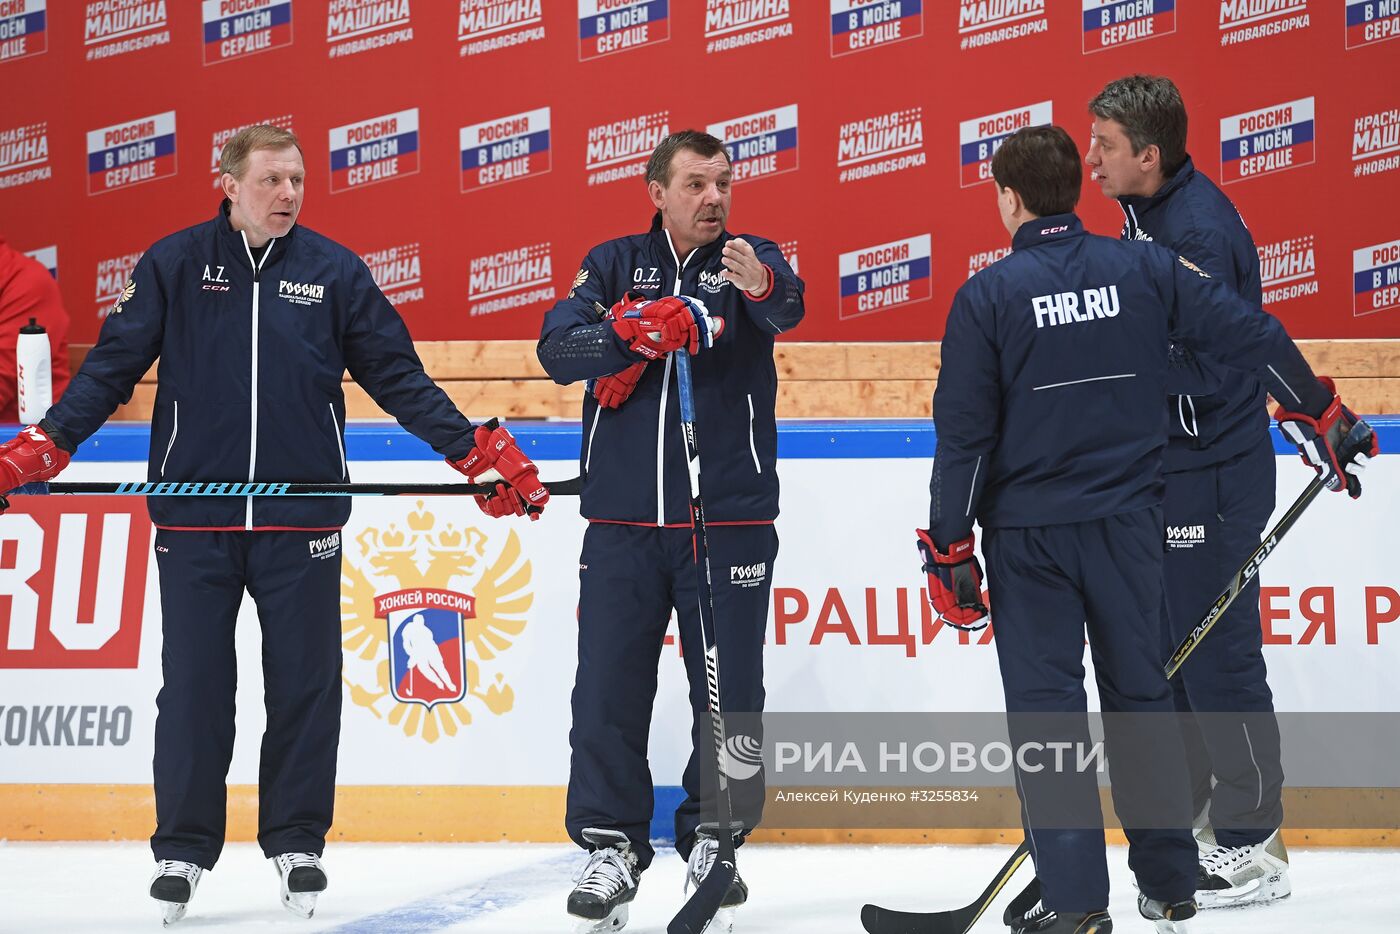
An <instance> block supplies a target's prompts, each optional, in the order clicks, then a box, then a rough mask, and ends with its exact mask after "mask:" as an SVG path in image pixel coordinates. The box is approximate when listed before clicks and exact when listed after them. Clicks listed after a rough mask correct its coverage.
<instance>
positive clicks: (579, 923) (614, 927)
mask: <svg viewBox="0 0 1400 934" xmlns="http://www.w3.org/2000/svg"><path fill="white" fill-rule="evenodd" d="M629 907H631V906H630V905H629V904H622V905H618V906H617V907H616V908H614V909H613V910H612V914H610V915H608V916H607V917H606V918H599V919H593V918H580V917H579V916H578V915H569V917H570V918H573V919H574V934H603V932H607V931H620V930H622V929H623V928H624V927H626V926H627V914H628V912H627V909H628V908H629Z"/></svg>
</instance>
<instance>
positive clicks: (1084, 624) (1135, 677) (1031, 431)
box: [918, 127, 1360, 934]
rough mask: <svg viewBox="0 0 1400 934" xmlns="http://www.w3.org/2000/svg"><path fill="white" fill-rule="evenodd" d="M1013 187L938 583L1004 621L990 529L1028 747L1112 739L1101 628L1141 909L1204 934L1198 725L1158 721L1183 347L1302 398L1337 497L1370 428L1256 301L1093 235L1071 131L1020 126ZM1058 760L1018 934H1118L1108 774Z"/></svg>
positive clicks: (1040, 806) (971, 291) (1005, 169)
mask: <svg viewBox="0 0 1400 934" xmlns="http://www.w3.org/2000/svg"><path fill="white" fill-rule="evenodd" d="M992 175H993V178H994V179H995V181H996V192H997V206H998V209H999V211H1000V213H1001V218H1002V222H1003V224H1004V225H1005V227H1006V229H1007V231H1008V232H1009V233H1010V234H1011V235H1012V246H1013V250H1014V252H1012V254H1011V255H1010V256H1008V257H1006V258H1005V259H1002V260H1000V261H998V262H996V263H994V264H992V265H991V266H989V267H988V268H987V269H984V270H983V271H982V272H980V273H978V274H977V275H976V276H974V277H973V278H972V279H970V280H968V281H967V282H966V283H964V284H963V286H962V287H961V288H960V289H959V290H958V293H957V296H956V297H955V298H954V300H953V307H952V310H951V311H950V312H949V315H948V324H947V329H946V333H945V336H944V339H943V351H942V360H943V363H942V367H943V368H942V371H941V373H940V374H939V379H938V388H937V390H936V392H935V395H934V413H935V415H934V417H935V421H936V424H937V439H938V440H937V445H938V446H937V450H936V451H935V455H934V464H933V476H932V479H931V482H930V486H929V489H930V514H929V528H928V529H927V530H924V529H920V530H918V545H919V549H920V552H921V554H922V556H923V558H924V570H925V571H926V572H927V573H928V592H929V594H930V597H931V601H932V603H933V605H934V608H935V609H936V610H937V612H938V614H939V616H940V618H942V619H943V620H944V621H945V622H948V623H950V624H953V625H956V626H960V627H964V628H979V627H980V626H981V625H985V623H986V620H985V617H986V615H987V612H988V610H987V605H986V603H985V602H984V600H983V595H982V587H981V584H982V573H981V567H980V565H979V564H978V562H977V559H976V557H975V556H974V548H975V538H974V535H973V523H974V520H975V521H977V522H979V523H980V524H981V525H982V528H983V530H984V534H985V554H986V558H987V567H988V572H989V573H988V579H989V582H990V585H991V603H992V604H993V605H994V606H995V607H996V634H997V638H996V646H997V658H998V661H999V664H1000V667H1001V675H1002V687H1003V690H1004V692H1005V695H1006V709H1007V713H1008V724H1009V727H1010V731H1011V739H1012V741H1013V743H1014V744H1015V745H1016V747H1017V748H1018V750H1025V749H1027V748H1032V747H1030V746H1029V744H1032V743H1041V744H1042V746H1041V747H1040V748H1054V747H1052V746H1050V745H1049V743H1050V742H1055V743H1061V742H1063V743H1068V744H1069V745H1070V747H1075V746H1078V747H1079V748H1081V749H1085V748H1088V747H1089V746H1090V745H1091V744H1090V741H1089V732H1088V726H1087V722H1086V721H1085V716H1084V711H1085V710H1086V706H1087V700H1086V697H1085V692H1084V687H1083V683H1082V682H1083V678H1084V665H1083V655H1084V638H1085V634H1086V629H1087V635H1088V641H1089V651H1090V653H1091V655H1092V657H1093V660H1094V671H1095V675H1096V677H1097V679H1098V688H1099V699H1100V702H1101V705H1102V709H1103V711H1104V713H1105V715H1106V716H1105V722H1104V734H1105V742H1106V746H1107V752H1108V757H1109V760H1110V763H1111V767H1112V770H1113V789H1112V790H1113V797H1114V804H1115V808H1116V810H1117V811H1118V814H1119V817H1120V818H1121V819H1122V821H1123V825H1124V827H1125V831H1126V833H1127V835H1128V840H1129V847H1130V848H1129V856H1128V860H1129V864H1130V865H1131V866H1132V868H1133V871H1134V873H1135V874H1136V876H1137V882H1138V886H1139V889H1140V896H1139V899H1138V907H1139V911H1140V912H1141V914H1142V915H1143V916H1144V917H1145V918H1148V919H1149V920H1152V921H1153V922H1155V923H1156V925H1157V929H1158V930H1159V931H1164V932H1166V931H1172V932H1180V931H1184V930H1185V928H1184V924H1183V922H1184V921H1185V919H1187V918H1189V917H1191V916H1192V915H1194V914H1195V904H1194V902H1193V901H1192V894H1193V892H1194V891H1195V887H1196V886H1195V882H1196V879H1195V874H1196V850H1195V846H1194V845H1193V843H1192V840H1191V835H1190V832H1189V830H1187V829H1186V828H1187V827H1188V826H1189V824H1190V817H1191V815H1190V810H1189V800H1188V794H1187V789H1186V786H1185V780H1186V771H1185V766H1184V765H1183V763H1182V748H1181V737H1180V734H1179V731H1178V729H1177V727H1176V725H1175V723H1174V722H1172V720H1171V718H1169V717H1161V716H1155V715H1157V714H1163V713H1169V712H1170V711H1171V710H1172V700H1171V688H1170V686H1169V685H1168V684H1167V681H1166V678H1165V677H1164V675H1163V674H1162V656H1161V648H1160V628H1159V627H1160V623H1159V620H1158V617H1159V615H1160V613H1161V608H1162V607H1161V602H1162V580H1161V572H1162V547H1161V543H1162V451H1163V448H1164V447H1165V446H1166V443H1167V439H1166V430H1165V429H1166V426H1165V423H1164V420H1163V418H1162V412H1161V400H1162V397H1163V396H1164V395H1165V394H1166V379H1167V360H1166V358H1165V357H1164V356H1163V354H1162V352H1161V348H1162V347H1163V346H1164V345H1165V344H1166V342H1167V338H1168V335H1174V336H1175V337H1176V338H1177V339H1178V340H1181V341H1182V342H1184V343H1185V344H1186V345H1187V346H1189V347H1192V348H1201V347H1205V346H1208V347H1211V348H1217V349H1218V352H1219V354H1220V356H1221V359H1223V360H1225V361H1228V362H1229V363H1230V364H1231V365H1234V366H1239V367H1244V368H1248V369H1251V370H1255V371H1257V372H1260V373H1262V374H1263V378H1265V379H1266V380H1267V382H1268V384H1269V385H1270V387H1271V388H1274V389H1275V390H1276V391H1277V392H1278V393H1279V395H1280V397H1281V398H1288V399H1293V400H1296V401H1295V402H1294V404H1293V407H1292V408H1293V409H1294V410H1295V411H1283V410H1282V409H1281V410H1280V412H1279V418H1280V420H1281V421H1282V422H1284V423H1286V424H1292V425H1296V426H1299V429H1300V430H1304V429H1305V430H1306V431H1307V432H1309V433H1310V435H1311V437H1310V438H1309V445H1310V450H1312V451H1315V452H1317V453H1318V455H1319V460H1320V461H1321V462H1322V463H1323V467H1322V468H1320V470H1322V472H1323V473H1324V474H1325V476H1326V479H1327V482H1328V484H1329V485H1330V486H1331V487H1332V488H1334V489H1346V488H1347V487H1348V486H1349V485H1351V486H1354V490H1355V492H1357V493H1359V492H1360V484H1359V481H1357V479H1356V478H1355V477H1354V476H1352V474H1351V473H1349V472H1348V465H1347V464H1345V463H1343V462H1342V461H1341V459H1340V457H1339V456H1338V454H1337V448H1338V446H1339V445H1340V439H1341V438H1342V437H1343V436H1345V434H1346V432H1347V431H1348V430H1349V429H1350V428H1351V426H1352V424H1353V423H1354V422H1355V417H1354V416H1352V415H1351V414H1350V413H1349V412H1348V411H1347V410H1346V409H1344V408H1343V407H1342V406H1341V403H1340V401H1339V400H1337V399H1336V397H1335V394H1334V393H1333V391H1332V388H1331V386H1330V384H1325V383H1324V382H1322V381H1320V380H1318V379H1316V378H1315V377H1314V376H1313V375H1312V371H1311V370H1310V369H1309V368H1308V365H1307V363H1306V362H1305V361H1304V360H1303V358H1302V356H1301V355H1300V354H1299V353H1298V350H1297V348H1296V347H1294V346H1293V344H1292V342H1291V341H1289V339H1288V335H1287V334H1285V333H1284V330H1283V328H1282V326H1281V325H1280V324H1279V323H1278V321H1277V320H1275V319H1274V318H1272V317H1271V316H1269V315H1267V314H1264V313H1263V312H1261V311H1260V309H1259V308H1258V307H1257V306H1253V305H1250V304H1249V303H1247V302H1245V301H1244V300H1243V299H1242V298H1240V297H1239V296H1238V295H1236V294H1235V293H1234V292H1233V291H1231V290H1230V289H1229V288H1228V287H1226V286H1225V285H1224V284H1223V283H1221V282H1219V281H1217V280H1215V279H1212V278H1211V277H1209V276H1208V275H1206V274H1205V273H1203V272H1201V271H1200V270H1199V269H1197V268H1196V267H1195V266H1193V265H1192V264H1191V263H1190V262H1188V261H1187V260H1186V259H1185V258H1181V257H1177V256H1176V255H1174V254H1172V253H1170V252H1168V251H1166V250H1164V249H1161V248H1159V247H1155V246H1145V247H1144V246H1141V245H1137V244H1127V243H1123V242H1121V241H1117V240H1111V239H1108V238H1106V237H1096V236H1091V235H1089V234H1087V233H1086V232H1085V231H1084V228H1083V226H1082V225H1081V223H1080V221H1079V218H1078V217H1076V216H1075V215H1074V213H1073V208H1074V205H1075V204H1076V203H1077V200H1078V198H1077V193H1078V191H1079V184H1080V177H1081V166H1080V160H1079V153H1078V151H1077V149H1076V148H1075V146H1074V142H1073V140H1071V139H1070V137H1069V134H1067V133H1066V132H1065V131H1064V130H1062V129H1060V128H1059V127H1031V128H1027V129H1023V130H1020V131H1018V132H1017V133H1014V134H1013V135H1011V136H1010V137H1008V138H1007V139H1006V141H1005V142H1004V143H1003V144H1002V146H1001V148H1000V149H999V150H998V152H997V153H996V155H995V156H994V157H993V159H992ZM1044 210H1054V211H1057V212H1058V213H1053V214H1041V213H1039V212H1040V211H1044ZM1125 715H1146V716H1132V717H1131V718H1127V717H1126V716H1125ZM1125 719H1128V720H1129V722H1125ZM1066 758H1069V757H1068V756H1066ZM1036 764H1037V763H1032V762H1025V761H1023V760H1022V757H1021V755H1020V754H1019V753H1018V756H1017V760H1016V779H1017V792H1018V794H1019V795H1020V798H1021V806H1022V812H1021V813H1022V820H1023V823H1024V825H1025V830H1026V837H1027V840H1028V841H1029V845H1030V851H1031V855H1032V858H1033V859H1034V860H1035V866H1036V874H1037V880H1036V881H1034V882H1032V884H1031V886H1030V887H1029V888H1028V889H1027V890H1026V892H1023V893H1022V895H1021V896H1020V897H1019V898H1017V899H1016V900H1015V901H1014V902H1013V903H1012V906H1011V907H1010V908H1008V909H1007V912H1006V916H1005V920H1006V921H1007V923H1008V924H1009V925H1010V927H1011V929H1012V931H1014V932H1016V934H1028V932H1036V934H1071V932H1073V934H1093V932H1097V934H1107V932H1109V931H1111V930H1112V922H1111V921H1110V919H1109V918H1108V914H1107V910H1106V909H1107V906H1108V869H1107V863H1106V856H1105V850H1104V837H1103V823H1102V815H1101V814H1100V813H1099V805H1098V795H1097V787H1096V779H1095V776H1094V774H1093V773H1092V772H1083V771H1074V770H1073V767H1070V770H1069V771H1065V770H1063V769H1057V768H1056V767H1055V766H1054V765H1053V764H1048V765H1047V764H1040V767H1038V768H1036V767H1033V766H1035V765H1036ZM1173 828H1180V829H1173Z"/></svg>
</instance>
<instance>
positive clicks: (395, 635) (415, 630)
mask: <svg viewBox="0 0 1400 934" xmlns="http://www.w3.org/2000/svg"><path fill="white" fill-rule="evenodd" d="M462 615H463V614H461V613H454V612H452V611H449V610H438V609H426V608H425V609H419V610H404V611H399V612H396V613H391V614H390V615H389V673H390V678H389V692H390V693H391V694H392V695H393V696H394V699H395V700H397V701H398V702H399V703H403V704H409V703H414V704H424V705H426V706H427V707H429V708H431V707H432V706H433V705H434V704H440V703H442V702H443V701H447V702H453V701H459V700H461V699H462V698H464V697H466V683H465V682H464V681H463V679H462V670H463V669H464V668H465V667H466V656H465V654H464V653H465V651H466V646H465V644H464V643H465V639H464V638H463V627H462ZM472 615H473V616H475V615H476V613H475V611H473V613H472Z"/></svg>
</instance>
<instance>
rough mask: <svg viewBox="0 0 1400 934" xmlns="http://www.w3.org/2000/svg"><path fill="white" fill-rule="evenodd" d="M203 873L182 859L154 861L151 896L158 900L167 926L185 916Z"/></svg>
mask: <svg viewBox="0 0 1400 934" xmlns="http://www.w3.org/2000/svg"><path fill="white" fill-rule="evenodd" d="M203 874H204V870H203V869H200V868H199V867H198V866H196V865H195V864H194V863H187V862H185V861H183V860H179V859H162V860H159V861H157V862H156V874H155V875H154V876H152V877H151V898H154V899H155V900H156V901H158V902H160V911H161V923H162V924H164V925H165V926H166V927H169V926H170V925H172V924H174V923H175V922H176V921H179V920H180V919H181V918H183V917H184V916H185V911H186V910H187V909H188V908H189V907H190V899H192V898H194V890H195V889H197V888H199V877H200V876H202V875H203Z"/></svg>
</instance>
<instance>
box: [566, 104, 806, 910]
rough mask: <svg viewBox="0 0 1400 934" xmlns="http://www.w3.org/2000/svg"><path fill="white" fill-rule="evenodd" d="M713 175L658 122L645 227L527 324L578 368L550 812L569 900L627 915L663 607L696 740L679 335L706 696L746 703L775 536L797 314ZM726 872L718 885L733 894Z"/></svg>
mask: <svg viewBox="0 0 1400 934" xmlns="http://www.w3.org/2000/svg"><path fill="white" fill-rule="evenodd" d="M730 181H731V172H730V163H729V157H728V155H727V153H726V151H725V149H724V146H723V144H721V143H720V141H719V140H717V139H715V138H714V137H712V136H708V135H706V134H702V133H697V132H694V131H684V132H682V133H677V134H673V135H672V136H670V137H668V138H667V139H666V140H664V141H662V143H661V144H660V145H659V146H658V147H657V149H656V151H655V152H654V153H653V154H652V156H651V159H650V161H649V163H648V166H647V187H648V192H649V193H650V196H651V199H652V203H653V204H654V205H655V207H656V208H657V214H656V217H655V219H654V220H653V223H652V227H651V230H650V231H649V232H647V233H644V234H638V235H636V236H630V237H623V238H620V239H617V240H610V241H608V242H606V243H603V244H601V245H599V246H597V247H595V248H594V249H593V250H591V251H590V252H589V254H588V256H587V258H586V259H585V260H584V262H583V266H582V268H581V269H580V270H579V272H578V275H577V277H576V278H575V280H574V287H573V290H572V291H571V292H570V293H569V295H568V297H567V298H565V299H564V300H562V301H560V302H559V303H558V304H557V305H555V306H554V308H552V309H551V310H550V311H549V313H548V314H547V315H546V316H545V320H544V326H543V328H542V329H541V336H540V344H539V358H540V362H541V363H542V364H543V365H544V368H545V370H546V371H548V373H549V375H550V376H551V377H553V378H554V380H555V381H556V382H559V383H565V384H567V383H574V382H578V381H582V380H589V381H591V383H590V389H591V391H589V392H588V393H586V394H585V396H584V405H583V447H582V451H581V453H580V456H581V462H582V473H583V490H582V501H581V508H582V511H583V515H584V516H585V517H586V518H587V519H588V520H589V526H588V530H587V532H586V533H585V535H584V542H583V554H582V557H581V558H580V559H579V561H580V563H579V580H580V592H579V641H578V654H579V659H578V673H577V678H576V681H575V685H574V694H573V717H574V719H573V729H572V731H571V732H570V743H571V746H572V750H573V760H572V766H571V770H570V777H569V792H568V813H567V815H566V824H567V827H568V831H569V836H570V837H571V838H572V839H573V840H574V841H575V842H576V843H578V844H579V845H580V846H583V847H585V848H586V849H590V850H592V851H593V854H592V856H591V858H590V860H589V864H588V866H587V867H586V868H585V870H584V872H583V873H582V877H581V879H582V881H581V882H580V885H579V887H578V888H576V889H575V890H574V893H573V894H572V895H571V896H570V899H569V911H570V912H571V913H573V914H575V915H576V916H577V917H579V918H582V919H585V920H591V921H596V922H598V923H599V924H600V925H603V926H607V925H611V926H612V927H613V928H615V927H617V926H620V923H622V922H625V920H626V903H627V902H630V901H631V899H632V896H633V894H634V893H635V889H636V881H637V878H638V876H639V874H640V872H641V870H643V869H645V868H646V867H647V865H648V864H649V863H650V862H651V859H652V856H653V852H652V848H651V845H650V844H649V843H648V842H647V836H648V828H649V826H650V823H651V816H652V779H651V773H650V771H649V769H648V766H647V755H646V747H647V735H648V730H649V726H650V721H651V705H652V699H653V698H654V696H655V693H656V679H657V664H658V660H659V657H660V654H661V648H662V640H663V638H664V636H665V633H666V626H667V622H668V620H669V618H670V615H671V611H672V609H674V610H675V611H676V613H677V616H678V619H679V625H680V639H681V644H682V647H683V650H684V658H685V666H686V673H687V676H688V678H689V681H690V701H691V707H692V710H693V714H694V721H693V724H692V729H691V736H692V741H693V743H694V748H695V749H696V750H705V749H706V748H707V746H708V744H709V742H710V739H709V729H710V727H709V720H708V718H707V716H706V709H707V702H706V700H707V698H706V694H707V692H706V681H705V671H704V660H703V657H702V653H701V650H700V646H701V645H702V641H701V636H700V621H699V615H698V610H697V598H698V595H697V593H696V582H695V571H694V557H693V554H692V550H691V527H690V516H689V508H688V507H689V488H688V483H687V468H686V457H685V446H684V439H683V438H682V435H681V431H680V424H679V408H678V396H677V387H676V370H675V366H674V362H673V361H672V359H671V356H670V355H671V354H672V353H673V352H675V351H676V350H678V349H683V348H688V349H690V350H692V351H694V350H698V351H699V353H698V355H697V356H696V357H695V360H694V365H693V373H694V377H693V378H694V392H695V414H696V422H697V424H696V432H697V435H698V439H699V443H700V450H701V479H700V483H701V492H702V494H703V495H704V498H705V514H706V518H707V523H706V525H707V527H708V530H709V549H710V562H711V567H712V568H713V573H714V585H713V594H714V615H715V621H716V627H717V631H716V643H717V645H718V648H719V658H720V666H719V667H720V671H721V678H720V689H721V692H722V698H721V708H722V709H723V710H724V711H725V712H726V713H730V712H755V713H756V712H759V711H762V709H763V701H764V694H763V637H764V629H765V626H766V619H767V613H768V595H769V589H770V587H771V585H772V573H773V560H774V558H775V556H776V555H777V550H778V540H777V535H776V533H775V532H774V530H773V520H774V518H775V517H776V516H777V514H778V478H777V474H776V466H777V464H776V460H777V427H776V423H775V420H774V414H773V412H774V404H775V399H776V395H777V374H776V371H775V369H774V365H773V338H774V337H775V336H777V335H778V334H781V333H784V332H786V331H789V330H791V329H792V328H793V327H795V326H796V325H797V323H798V322H799V321H801V320H802V315H803V304H802V289H803V286H802V282H801V280H799V279H798V278H797V276H796V275H795V274H794V273H793V272H792V270H791V269H790V268H789V267H788V264H787V263H786V262H785V261H784V259H783V256H782V253H781V252H780V251H779V250H778V247H777V246H776V245H775V244H774V243H772V242H771V241H769V240H765V239H763V238H760V237H755V236H751V235H747V234H745V235H743V236H738V237H736V236H734V235H731V234H730V233H728V232H727V231H726V230H725V227H724V223H725V219H726V217H727V216H728V214H729V204H730ZM629 293H630V297H629ZM692 299H699V300H700V303H701V304H699V305H697V304H696V303H695V302H693V301H692ZM600 309H602V310H603V312H602V313H600ZM629 311H630V312H631V314H630V315H629V314H628V312H629ZM634 315H635V316H640V317H634ZM716 319H720V320H722V321H723V322H724V326H723V327H722V329H720V326H719V325H718V324H717V323H716ZM638 321H642V322H644V323H643V324H642V325H640V326H639V325H637V324H636V322H638ZM711 338H712V339H711ZM711 770H712V766H709V765H706V760H704V759H702V758H701V756H700V754H699V753H698V752H696V753H692V755H691V758H690V761H689V763H688V765H687V766H686V769H685V773H684V777H683V779H682V783H683V785H684V786H685V790H686V792H687V798H686V800H685V801H684V803H682V804H681V806H680V807H679V809H678V810H677V812H676V818H675V820H676V844H677V849H678V850H679V851H680V853H681V855H682V856H687V855H688V857H689V862H690V871H691V877H692V880H693V881H698V880H699V879H700V878H703V877H704V875H706V874H707V873H708V872H709V868H710V865H711V864H712V862H713V859H714V855H715V852H716V841H715V838H714V835H713V831H712V830H708V829H707V831H706V832H703V833H702V834H701V835H700V839H699V840H697V827H698V825H699V824H700V823H701V822H702V820H704V819H705V816H706V815H709V817H708V819H709V820H710V821H713V820H714V817H713V814H714V810H713V808H714V804H713V794H714V788H713V780H712V779H711V778H710V777H709V775H708V773H709V772H710V771H711ZM729 787H730V789H731V793H732V796H733V799H734V805H735V816H736V819H739V820H742V821H743V822H744V824H745V827H746V828H752V827H753V825H754V824H755V823H756V822H757V820H758V817H759V814H760V811H761V806H762V797H763V776H762V772H761V770H760V771H759V773H758V774H757V775H755V776H753V777H752V778H748V779H744V780H736V781H732V782H731V783H730V786H729ZM741 887H742V883H739V884H738V885H737V886H736V887H734V888H732V889H731V891H730V897H728V898H727V899H726V904H728V905H730V906H731V907H732V906H733V905H735V904H738V903H739V902H740V901H742V900H743V895H744V892H743V891H742V890H741ZM610 918H611V920H609V919H610Z"/></svg>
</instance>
